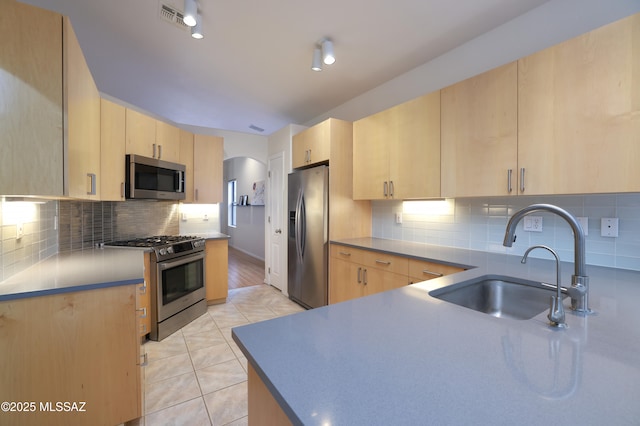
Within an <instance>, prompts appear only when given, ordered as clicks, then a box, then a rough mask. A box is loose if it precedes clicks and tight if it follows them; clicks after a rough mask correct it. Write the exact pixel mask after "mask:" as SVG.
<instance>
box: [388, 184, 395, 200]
mask: <svg viewBox="0 0 640 426" xmlns="http://www.w3.org/2000/svg"><path fill="white" fill-rule="evenodd" d="M394 192H395V190H394V187H393V181H392V180H390V181H389V197H393V193H394Z"/></svg>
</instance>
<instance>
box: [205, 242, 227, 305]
mask: <svg viewBox="0 0 640 426" xmlns="http://www.w3.org/2000/svg"><path fill="white" fill-rule="evenodd" d="M205 249H206V253H207V254H206V266H205V279H206V282H207V283H206V288H207V304H209V305H214V304H217V303H224V302H226V301H227V294H228V292H229V283H228V280H229V277H228V274H229V241H228V240H226V239H222V240H207V242H206V245H205Z"/></svg>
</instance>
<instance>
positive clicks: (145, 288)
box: [138, 283, 147, 294]
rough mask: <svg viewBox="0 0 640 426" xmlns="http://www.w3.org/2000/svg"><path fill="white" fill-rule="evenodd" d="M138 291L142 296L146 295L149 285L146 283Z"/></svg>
mask: <svg viewBox="0 0 640 426" xmlns="http://www.w3.org/2000/svg"><path fill="white" fill-rule="evenodd" d="M138 291H139V292H140V294H146V293H147V283H144V284H142V285H141V286H140V287H138Z"/></svg>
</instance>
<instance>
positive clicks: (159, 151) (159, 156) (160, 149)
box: [158, 145, 162, 160]
mask: <svg viewBox="0 0 640 426" xmlns="http://www.w3.org/2000/svg"><path fill="white" fill-rule="evenodd" d="M160 158H162V145H158V160H159V159H160Z"/></svg>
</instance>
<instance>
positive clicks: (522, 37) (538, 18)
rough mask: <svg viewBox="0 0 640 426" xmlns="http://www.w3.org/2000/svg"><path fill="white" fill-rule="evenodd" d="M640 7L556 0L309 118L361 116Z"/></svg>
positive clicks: (607, 0)
mask: <svg viewBox="0 0 640 426" xmlns="http://www.w3.org/2000/svg"><path fill="white" fill-rule="evenodd" d="M636 12H640V1H638V0H551V1H549V2H548V3H545V4H543V5H542V6H540V7H538V8H536V9H533V10H531V11H530V12H528V13H526V14H524V15H522V16H520V17H518V18H515V19H513V20H512V21H510V22H507V23H506V24H504V25H502V26H500V27H498V28H496V29H494V30H492V31H490V32H488V33H485V34H483V35H481V36H479V37H477V38H475V39H473V40H471V41H469V42H468V43H465V44H463V45H461V46H459V47H458V48H456V49H454V50H451V51H450V52H448V53H445V54H444V55H441V56H440V57H438V58H436V59H434V60H432V61H430V62H427V63H426V64H424V65H421V66H419V67H417V68H414V69H413V70H411V71H409V72H407V73H405V74H402V75H400V76H398V77H396V78H394V79H392V80H390V81H388V82H386V83H384V84H381V85H380V86H378V87H376V88H374V89H372V90H370V91H368V92H366V93H364V94H362V95H360V96H358V97H356V98H354V99H351V100H349V101H347V102H346V103H344V104H342V105H340V106H338V107H336V108H334V109H332V110H330V111H327V112H326V113H324V114H322V115H320V116H318V117H316V118H314V119H313V120H310V121H309V122H308V123H305V124H306V125H307V126H312V125H314V124H316V123H319V122H321V121H323V120H325V119H326V118H329V117H334V118H340V119H343V120H347V121H355V120H359V119H360V118H363V117H366V116H368V115H371V114H373V113H376V112H379V111H382V110H384V109H387V108H390V107H392V106H394V105H398V104H400V103H403V102H405V101H408V100H410V99H413V98H416V97H418V96H421V95H423V94H426V93H430V92H433V91H435V90H438V89H441V88H443V87H446V86H449V85H451V84H454V83H457V82H459V81H462V80H464V79H466V78H469V77H473V76H474V75H477V74H480V73H482V72H484V71H487V70H490V69H492V68H495V67H498V66H500V65H503V64H506V63H508V62H511V61H515V60H517V59H519V58H521V57H523V56H527V55H529V54H531V53H534V52H537V51H539V50H542V49H545V48H547V47H550V46H553V45H554V44H557V43H560V42H562V41H564V40H568V39H570V38H572V37H575V36H578V35H580V34H583V33H585V32H588V31H590V30H593V29H595V28H597V27H600V26H602V25H605V24H608V23H611V22H613V21H616V20H618V19H621V18H623V17H625V16H629V15H632V14H634V13H636Z"/></svg>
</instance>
